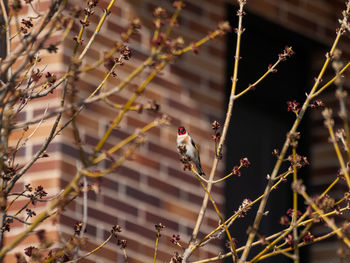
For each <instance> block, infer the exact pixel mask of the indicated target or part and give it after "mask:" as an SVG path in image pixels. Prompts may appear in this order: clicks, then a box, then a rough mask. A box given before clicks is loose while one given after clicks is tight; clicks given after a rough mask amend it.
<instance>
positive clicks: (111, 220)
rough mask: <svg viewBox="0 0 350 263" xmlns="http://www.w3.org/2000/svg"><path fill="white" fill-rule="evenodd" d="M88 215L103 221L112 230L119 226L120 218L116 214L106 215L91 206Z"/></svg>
mask: <svg viewBox="0 0 350 263" xmlns="http://www.w3.org/2000/svg"><path fill="white" fill-rule="evenodd" d="M106 212H108V211H106ZM88 215H89V216H91V217H92V218H95V219H97V220H101V221H103V223H104V224H107V225H108V226H110V227H111V229H112V226H114V225H117V224H118V218H117V216H116V215H115V214H109V213H105V212H102V211H100V210H98V209H95V208H92V207H91V206H89V208H88Z"/></svg>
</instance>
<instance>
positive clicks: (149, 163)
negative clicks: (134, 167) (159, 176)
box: [133, 152, 160, 170]
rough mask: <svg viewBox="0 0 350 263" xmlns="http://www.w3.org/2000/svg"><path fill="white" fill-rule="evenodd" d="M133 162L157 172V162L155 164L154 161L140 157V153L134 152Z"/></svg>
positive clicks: (158, 164) (158, 166)
mask: <svg viewBox="0 0 350 263" xmlns="http://www.w3.org/2000/svg"><path fill="white" fill-rule="evenodd" d="M133 157H134V160H135V162H137V163H139V164H142V165H144V166H147V167H150V168H153V169H155V170H159V169H160V163H159V162H156V161H154V160H153V159H151V158H148V157H146V156H144V155H141V154H140V153H138V152H136V153H135V154H134V155H133Z"/></svg>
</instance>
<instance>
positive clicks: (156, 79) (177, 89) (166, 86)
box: [152, 76, 182, 94]
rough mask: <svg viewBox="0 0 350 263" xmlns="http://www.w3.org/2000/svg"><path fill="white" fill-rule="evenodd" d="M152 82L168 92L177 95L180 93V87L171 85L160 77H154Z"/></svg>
mask: <svg viewBox="0 0 350 263" xmlns="http://www.w3.org/2000/svg"><path fill="white" fill-rule="evenodd" d="M152 82H154V83H157V84H158V85H160V86H161V87H162V88H164V89H169V90H171V91H174V92H176V93H179V94H180V93H181V91H182V89H181V87H179V86H178V85H176V84H174V83H172V82H171V81H169V80H167V79H165V78H164V77H161V76H156V77H154V79H153V80H152Z"/></svg>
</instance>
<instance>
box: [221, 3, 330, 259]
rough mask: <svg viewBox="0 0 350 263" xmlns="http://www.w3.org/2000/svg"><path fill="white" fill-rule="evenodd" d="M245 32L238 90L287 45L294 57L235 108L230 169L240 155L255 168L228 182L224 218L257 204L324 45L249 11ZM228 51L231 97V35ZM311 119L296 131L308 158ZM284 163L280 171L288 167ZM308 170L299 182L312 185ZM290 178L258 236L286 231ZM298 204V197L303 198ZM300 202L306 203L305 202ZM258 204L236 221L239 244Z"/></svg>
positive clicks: (228, 158) (229, 138) (233, 17)
mask: <svg viewBox="0 0 350 263" xmlns="http://www.w3.org/2000/svg"><path fill="white" fill-rule="evenodd" d="M228 10H229V12H228V18H229V21H230V23H231V25H236V24H237V16H236V15H235V11H234V10H235V8H234V7H233V6H229V7H228ZM244 27H245V29H246V31H245V32H244V34H243V36H242V42H241V57H242V59H241V60H240V65H239V74H238V85H237V87H238V92H239V91H242V90H243V89H244V88H246V87H248V85H249V84H250V83H253V82H255V81H256V80H257V79H258V78H259V77H260V76H261V75H262V74H263V73H264V72H265V71H266V69H267V67H268V65H269V64H273V63H274V62H275V61H276V60H277V58H278V54H280V53H282V52H283V49H284V48H285V46H286V45H288V46H292V47H293V50H294V51H295V53H296V54H295V55H294V56H293V57H291V58H289V59H288V60H287V61H284V62H282V63H281V64H280V65H279V66H278V72H277V73H274V74H272V75H270V76H268V77H267V79H265V80H263V82H262V83H261V84H259V85H258V86H257V87H256V89H255V90H254V91H250V92H249V93H248V94H246V95H244V96H243V97H241V98H239V99H238V100H237V101H236V102H235V104H234V109H233V115H232V119H231V125H230V128H229V132H228V135H227V139H226V145H227V152H226V171H227V173H229V172H230V171H231V169H232V168H233V166H234V165H237V164H239V160H240V158H242V157H247V158H248V159H249V160H250V162H251V167H249V168H245V169H242V176H241V177H240V178H237V177H233V178H231V179H229V180H228V181H227V184H226V215H227V216H230V215H232V213H233V211H235V210H237V209H238V207H239V205H240V204H241V203H242V201H243V199H245V198H249V199H250V200H252V201H253V200H255V199H256V198H257V197H259V196H260V195H261V194H262V193H263V192H264V189H265V187H266V183H267V180H266V175H267V174H270V173H271V172H272V169H273V167H274V165H275V162H276V158H275V157H274V156H272V151H273V149H275V148H276V149H279V150H280V149H281V148H282V146H283V143H284V141H285V137H286V133H287V132H288V131H289V129H290V128H291V127H292V124H293V122H294V120H295V115H294V114H293V113H291V112H287V104H286V102H287V101H291V100H296V101H298V102H300V103H302V102H303V101H304V100H305V93H306V92H308V91H309V89H310V85H311V83H312V81H313V79H312V77H311V72H310V68H311V54H313V52H314V51H315V50H316V49H318V50H319V49H322V48H323V47H322V46H321V45H320V44H318V43H316V42H315V41H313V40H310V39H308V38H306V37H304V36H301V35H299V34H297V33H295V32H292V31H290V30H288V29H286V28H283V27H281V26H279V25H276V24H274V23H272V22H270V21H267V20H265V19H263V18H261V17H258V16H256V15H253V14H250V13H248V14H247V15H246V16H245V17H244ZM227 43H228V47H227V52H228V54H227V81H226V83H227V85H226V86H227V98H228V97H229V94H230V90H231V76H232V72H233V65H234V53H235V45H236V35H235V34H233V33H232V34H230V35H229V36H228V41H227ZM307 119H308V116H307V114H306V116H305V117H304V119H303V121H302V124H301V126H300V127H299V129H298V131H299V132H301V134H302V136H301V139H300V141H299V146H298V149H297V152H298V153H300V154H302V155H306V156H309V152H308V148H309V145H308V141H309V140H308V136H309V135H308V127H307V124H308V121H307ZM288 166H289V164H287V163H285V164H284V165H283V166H282V167H281V169H280V172H284V171H286V170H287V169H288ZM307 175H308V168H302V169H301V170H300V171H299V174H298V176H299V178H302V179H303V181H304V182H305V183H306V184H308V180H307V179H308V177H307ZM290 180H291V177H290V178H289V179H288V182H287V183H285V184H281V185H280V186H279V188H278V190H277V191H273V192H272V193H271V194H270V197H269V200H268V205H267V207H266V211H269V214H268V216H264V217H263V220H262V222H261V224H260V228H259V232H258V233H259V234H262V235H264V236H269V235H271V234H273V233H275V232H277V231H280V230H282V229H283V227H282V226H280V225H279V224H278V222H279V219H280V217H281V216H282V215H285V214H286V211H287V210H288V208H291V207H292V194H291V193H292V190H291V188H290ZM299 201H301V200H300V198H299ZM301 204H302V202H301ZM258 206H259V204H258V205H255V206H254V209H252V210H251V211H249V213H248V215H247V216H246V217H244V218H240V219H238V220H237V221H236V222H235V223H234V224H233V225H232V226H231V228H230V230H231V233H232V236H233V237H235V238H236V239H237V240H238V246H242V245H244V244H245V242H246V240H247V236H248V235H247V233H246V230H247V229H248V226H251V225H252V223H253V221H254V218H255V214H256V211H257V208H258ZM261 249H262V247H261V246H260V247H257V248H254V249H252V250H251V252H250V255H249V258H252V256H254V255H256V254H257V253H258V252H259V251H261ZM301 253H302V255H301V262H306V261H305V260H306V259H307V250H305V249H303V250H302V251H301ZM262 262H279V263H281V262H291V261H290V259H288V258H286V257H285V256H276V257H272V258H268V259H266V260H265V261H262Z"/></svg>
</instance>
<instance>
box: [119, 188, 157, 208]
mask: <svg viewBox="0 0 350 263" xmlns="http://www.w3.org/2000/svg"><path fill="white" fill-rule="evenodd" d="M126 194H127V195H128V196H130V197H132V198H134V199H138V200H139V201H141V202H145V203H148V204H150V205H153V206H156V207H161V206H162V200H161V199H159V198H158V197H156V196H154V195H151V194H150V193H146V192H144V191H141V190H138V189H136V188H133V187H130V186H127V187H126Z"/></svg>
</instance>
